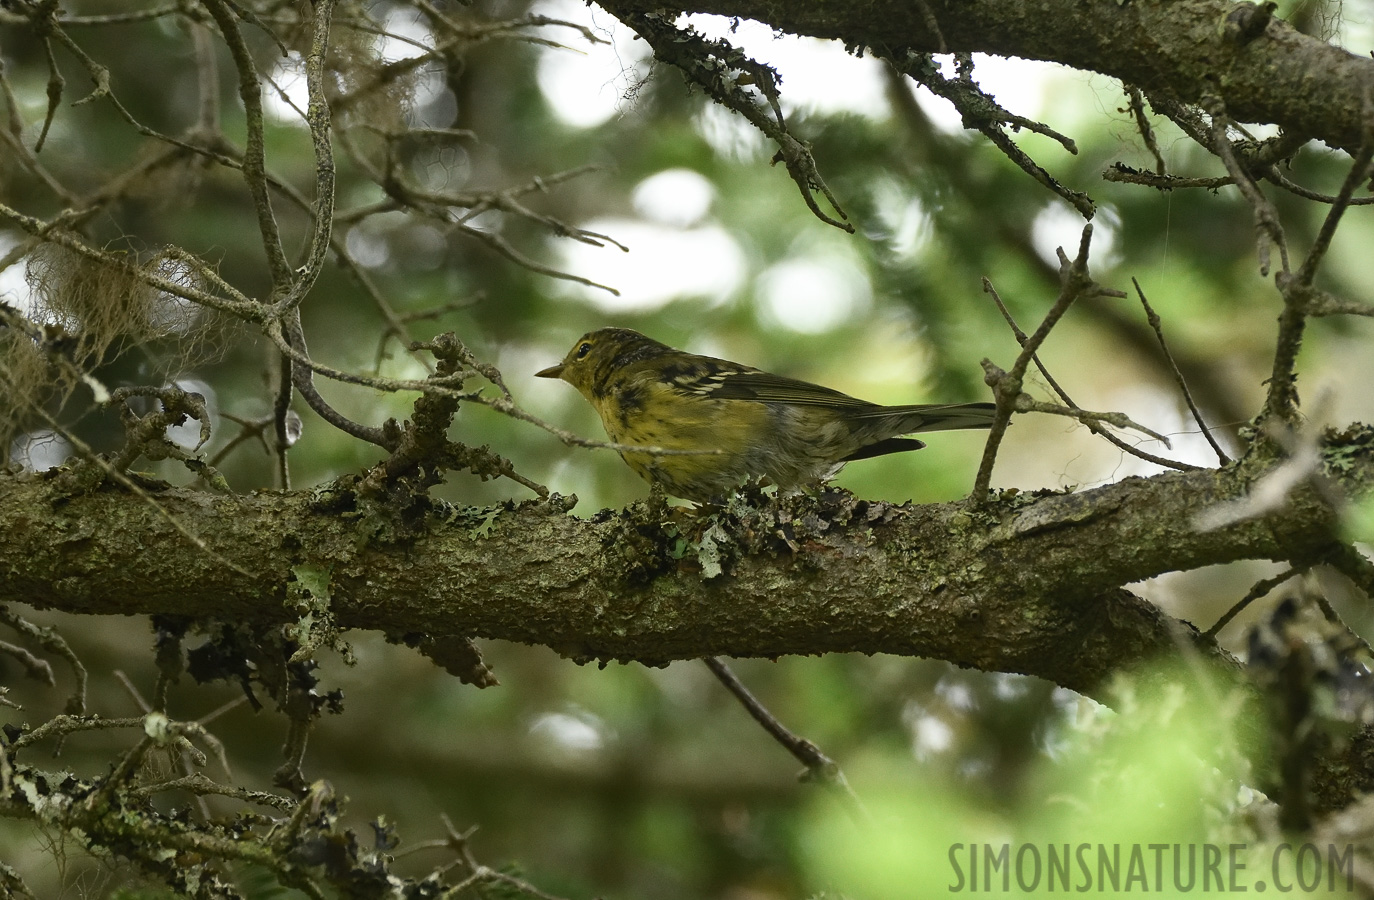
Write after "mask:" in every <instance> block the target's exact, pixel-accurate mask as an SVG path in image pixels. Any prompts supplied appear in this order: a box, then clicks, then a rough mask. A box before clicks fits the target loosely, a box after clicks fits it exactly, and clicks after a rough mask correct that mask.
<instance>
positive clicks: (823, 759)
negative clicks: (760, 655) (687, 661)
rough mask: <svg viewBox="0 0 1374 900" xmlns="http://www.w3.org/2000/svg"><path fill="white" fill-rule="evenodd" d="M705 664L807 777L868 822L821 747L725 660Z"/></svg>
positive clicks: (714, 659) (841, 774) (713, 659)
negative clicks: (766, 703)
mask: <svg viewBox="0 0 1374 900" xmlns="http://www.w3.org/2000/svg"><path fill="white" fill-rule="evenodd" d="M702 662H704V663H706V668H708V669H710V670H711V673H712V674H713V675H715V676H716V678H717V679H719V680H720V683H721V684H723V685H725V689H726V690H728V691H729V692H730V693H732V694H734V695H735V699H737V700H738V701H739V702H740V704H741V705H743V706H744V708H745V710H747V711H748V713H749V715H750V716H752V717H753V719H754V721H755V722H758V723H759V724H760V725H762V726H763V730H764V731H766V732H768V733H769V734H770V735H771V736H772V737H773V739H774V740H775V741H777V742H778V743H779V744H781V745H782V747H783V749H785V750H786V751H787V752H788V753H790V754H792V756H794V757H795V758H796V759H797V760H798V761H799V762H800V763H801V764H802V765H804V766H806V777H807V780H810V781H816V782H819V783H820V784H823V785H825V786H827V787H829V788H832V789H833V790H835V792H836V793H837V794H838V796H840V797H841V798H842V799H844V801H845V803H846V806H847V807H848V809H849V810H850V812H851V814H853V815H854V817H855V819H856V820H857V821H859V822H861V823H865V824H867V823H868V822H869V817H868V810H867V809H865V808H864V805H863V803H862V802H861V801H860V800H859V797H858V795H857V794H855V793H854V789H853V788H851V787H850V786H849V782H848V781H847V780H846V779H845V777H844V772H843V771H842V770H841V769H840V767H839V764H837V763H836V762H835V761H834V760H833V759H831V758H830V757H828V756H826V755H825V754H824V753H823V752H821V748H819V747H817V746H816V745H815V744H813V743H811V742H810V741H808V740H807V739H806V738H804V737H801V736H800V735H798V734H795V733H794V732H792V731H791V730H790V729H788V727H787V726H786V725H783V724H782V723H781V722H779V721H778V719H777V717H776V716H774V715H773V714H772V713H771V712H769V711H768V707H766V706H764V705H763V704H762V703H760V702H759V700H758V698H757V697H755V696H754V695H753V694H752V693H751V692H750V691H749V689H748V688H747V687H745V686H744V682H742V681H740V680H739V678H737V677H736V676H735V673H734V672H732V671H730V667H729V666H727V665H726V664H725V662H724V660H722V659H720V658H719V657H716V656H707V657H703V658H702Z"/></svg>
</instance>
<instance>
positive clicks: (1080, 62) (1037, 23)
mask: <svg viewBox="0 0 1374 900" xmlns="http://www.w3.org/2000/svg"><path fill="white" fill-rule="evenodd" d="M602 5H603V6H605V7H606V9H608V10H609V11H610V12H612V13H613V14H621V15H624V14H628V13H650V12H655V11H658V12H678V11H680V12H702V13H714V14H717V15H723V16H737V17H741V18H749V19H757V20H759V21H761V22H765V23H767V24H769V25H771V26H773V27H774V28H778V29H781V30H783V31H787V32H792V33H795V34H803V35H812V36H814V37H821V38H833V39H836V40H840V41H843V42H844V43H845V45H846V46H848V47H853V48H873V49H877V50H881V51H884V52H894V51H897V50H903V49H911V50H916V51H921V52H934V51H937V50H939V49H941V46H940V37H943V40H944V45H945V47H946V48H947V49H948V50H950V51H955V52H961V51H962V52H974V51H981V52H984V53H992V54H996V55H999V56H1019V57H1022V58H1025V59H1038V60H1047V61H1050V62H1058V63H1063V64H1064V65H1066V66H1072V67H1073V68H1076V69H1083V70H1087V71H1093V72H1100V73H1102V74H1104V75H1110V76H1112V77H1115V78H1119V79H1121V81H1123V82H1125V83H1127V84H1133V85H1135V86H1137V87H1139V88H1141V89H1143V90H1145V91H1147V92H1151V93H1158V94H1163V95H1165V96H1167V97H1169V98H1171V99H1174V100H1177V101H1182V102H1185V103H1197V102H1199V101H1200V100H1201V99H1202V98H1203V97H1204V96H1206V95H1208V94H1213V95H1216V96H1218V97H1220V98H1221V100H1222V101H1223V102H1224V103H1225V105H1226V108H1227V111H1228V112H1229V114H1230V115H1231V117H1232V118H1234V119H1236V120H1238V121H1241V122H1266V123H1273V124H1276V125H1280V126H1282V127H1283V128H1284V129H1285V130H1286V131H1288V132H1290V133H1294V134H1299V135H1306V136H1309V137H1313V138H1317V139H1319V140H1323V141H1325V142H1326V143H1327V144H1330V145H1331V146H1335V147H1341V148H1345V149H1347V150H1353V149H1354V148H1356V147H1358V146H1359V145H1360V143H1361V141H1362V140H1363V139H1364V135H1365V130H1366V123H1365V119H1366V118H1367V116H1368V113H1367V112H1365V110H1367V108H1368V105H1369V103H1370V97H1371V96H1374V60H1371V59H1369V58H1367V57H1362V56H1356V55H1354V54H1351V53H1348V52H1346V51H1345V50H1342V49H1341V48H1339V47H1334V46H1332V45H1330V44H1327V43H1325V42H1324V41H1321V40H1319V39H1317V38H1313V37H1309V36H1307V35H1304V34H1301V33H1299V32H1298V31H1297V30H1295V29H1294V28H1292V27H1291V26H1290V25H1288V24H1287V23H1286V22H1283V21H1282V20H1279V19H1268V18H1267V15H1266V14H1265V13H1263V12H1262V11H1261V10H1259V9H1258V8H1257V7H1256V6H1255V5H1254V4H1251V3H1239V4H1237V3H1231V2H1227V0H1186V2H1158V0H1125V2H1099V3H1093V4H1087V3H1083V2H1081V0H1014V2H1008V0H923V2H911V0H869V2H861V3H848V2H844V3H839V2H825V3H813V2H795V0H707V2H695V3H690V4H675V5H670V6H666V7H665V6H664V5H663V4H662V3H659V2H657V0H654V2H646V0H605V2H604V3H602ZM923 8H924V9H928V10H929V12H930V14H931V16H932V17H933V19H934V21H935V23H936V24H937V25H938V27H939V36H937V35H936V34H935V33H934V32H933V31H932V30H931V29H930V28H929V27H928V25H927V21H928V20H927V18H926V16H925V14H924V11H923ZM784 87H785V86H784Z"/></svg>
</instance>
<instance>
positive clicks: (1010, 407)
mask: <svg viewBox="0 0 1374 900" xmlns="http://www.w3.org/2000/svg"><path fill="white" fill-rule="evenodd" d="M1092 235H1093V226H1092V223H1091V222H1089V223H1087V224H1086V225H1084V226H1083V233H1082V236H1081V237H1080V238H1079V241H1078V256H1077V257H1075V258H1074V259H1073V260H1072V261H1070V260H1069V258H1068V257H1067V256H1065V254H1064V251H1063V249H1060V251H1059V274H1060V279H1061V287H1060V290H1059V296H1058V298H1057V299H1056V300H1055V302H1054V306H1052V307H1050V310H1049V312H1047V313H1045V318H1044V319H1043V320H1042V321H1041V322H1040V327H1039V328H1037V329H1036V330H1035V333H1034V334H1032V335H1031V336H1030V337H1029V338H1027V339H1026V342H1025V344H1024V345H1022V347H1021V353H1020V354H1019V355H1018V356H1017V357H1016V362H1015V363H1014V364H1013V365H1012V367H1011V371H1010V372H1003V371H1002V370H1001V369H998V368H997V367H996V366H994V365H993V364H992V362H991V361H990V360H986V359H985V360H983V368H984V370H985V371H986V372H987V375H986V377H985V380H986V381H987V383H988V386H989V387H991V388H992V392H993V396H994V397H995V398H996V401H997V410H996V412H995V413H994V414H993V420H992V428H991V429H990V430H989V432H988V438H987V442H986V443H985V444H984V445H983V459H982V461H981V462H980V463H979V465H978V477H977V478H976V479H975V480H974V483H973V493H972V495H971V497H972V499H973V502H974V503H985V502H987V499H988V491H989V487H990V485H991V482H992V467H993V464H994V463H995V462H996V461H997V450H998V448H999V447H1000V446H1001V445H1002V438H1003V437H1004V436H1005V435H1006V433H1007V426H1008V425H1009V424H1010V423H1011V414H1012V412H1013V411H1014V409H1015V407H1016V401H1017V399H1018V398H1019V397H1020V395H1021V384H1022V382H1023V380H1024V378H1025V375H1026V369H1027V367H1029V366H1030V363H1031V358H1032V357H1033V356H1035V352H1036V351H1037V350H1039V349H1040V345H1041V344H1043V343H1044V342H1045V338H1047V337H1049V334H1050V331H1051V330H1052V329H1053V328H1054V326H1055V325H1056V324H1058V323H1059V320H1060V319H1061V318H1063V316H1064V313H1066V312H1068V311H1069V307H1070V306H1072V305H1073V302H1074V301H1075V300H1077V299H1078V298H1079V297H1083V296H1120V297H1124V296H1126V295H1125V294H1124V293H1122V292H1121V291H1114V290H1109V289H1107V288H1103V287H1101V286H1100V285H1098V284H1097V283H1096V282H1094V281H1093V280H1092V277H1091V276H1089V274H1088V249H1089V247H1090V246H1091V245H1092Z"/></svg>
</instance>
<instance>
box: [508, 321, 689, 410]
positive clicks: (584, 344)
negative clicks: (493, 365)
mask: <svg viewBox="0 0 1374 900" xmlns="http://www.w3.org/2000/svg"><path fill="white" fill-rule="evenodd" d="M671 352H672V349H671V348H670V347H668V346H667V345H665V344H660V343H659V342H658V341H656V340H654V339H653V338H650V337H645V336H644V335H642V334H640V333H639V332H638V331H631V330H630V329H628V328H601V329H598V330H596V331H589V332H587V333H586V334H584V335H582V337H580V338H578V339H577V343H575V344H573V346H572V349H571V350H569V351H568V354H567V355H566V356H564V357H563V361H562V362H561V363H559V364H558V365H556V366H549V367H548V368H547V369H542V370H540V371H538V372H535V373H534V374H535V376H536V377H538V378H561V379H563V380H564V381H566V382H567V383H568V384H570V385H572V386H573V387H575V388H577V389H578V390H579V391H581V392H582V394H583V395H584V396H586V397H588V398H591V397H594V396H599V395H601V394H602V393H604V391H605V386H606V383H607V380H608V379H609V378H610V377H611V375H612V374H613V373H615V372H617V371H620V370H621V369H623V368H624V367H625V366H628V365H631V364H633V363H636V362H639V361H640V360H644V359H650V358H652V357H655V356H659V355H661V354H663V353H671Z"/></svg>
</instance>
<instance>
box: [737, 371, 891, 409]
mask: <svg viewBox="0 0 1374 900" xmlns="http://www.w3.org/2000/svg"><path fill="white" fill-rule="evenodd" d="M716 382H717V384H716V386H715V387H714V388H713V389H712V390H711V391H710V396H711V397H713V398H715V399H718V400H757V401H759V402H763V403H790V404H793V405H796V406H828V407H832V408H834V407H849V408H853V409H855V410H858V409H862V408H864V407H871V406H873V404H872V403H869V402H867V401H865V400H859V399H857V398H855V397H851V396H849V395H848V394H842V393H840V392H839V391H836V390H833V389H831V388H828V387H822V386H821V385H819V384H812V383H811V382H809V381H800V380H798V379H796V378H784V377H783V376H781V375H771V374H769V373H768V372H760V371H758V370H754V369H743V368H739V369H735V370H733V371H729V372H722V373H720V377H719V378H718V379H717V380H716Z"/></svg>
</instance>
